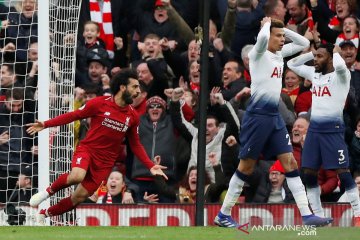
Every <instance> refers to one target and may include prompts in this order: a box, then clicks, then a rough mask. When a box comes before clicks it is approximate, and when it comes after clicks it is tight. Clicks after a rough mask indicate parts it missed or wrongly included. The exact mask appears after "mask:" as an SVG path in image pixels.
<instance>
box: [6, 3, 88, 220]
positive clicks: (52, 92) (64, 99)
mask: <svg viewBox="0 0 360 240" xmlns="http://www.w3.org/2000/svg"><path fill="white" fill-rule="evenodd" d="M0 4H1V8H2V9H1V10H2V12H1V14H0V15H1V16H0V17H1V20H2V23H3V25H2V30H1V46H0V47H1V48H2V51H1V58H2V59H1V74H0V78H1V80H2V81H1V84H2V85H1V94H2V95H1V102H0V106H1V107H2V108H1V109H2V111H3V112H1V115H0V117H1V119H0V135H1V134H2V135H1V136H0V158H1V159H0V170H1V173H0V181H1V186H0V187H1V189H0V191H1V192H0V195H1V196H5V197H3V198H4V200H2V201H1V203H0V207H3V208H4V209H5V211H1V213H0V217H1V218H0V225H7V224H14V225H15V224H19V225H21V224H27V225H31V224H32V223H31V221H30V217H31V216H32V215H34V214H35V213H36V212H37V210H36V209H31V208H29V207H26V201H28V199H29V198H28V197H26V198H25V199H21V196H22V191H23V190H22V188H26V191H28V192H26V193H27V194H28V195H27V196H29V195H30V196H31V195H32V194H33V193H34V192H36V191H37V189H38V188H39V190H44V189H45V187H47V186H48V185H49V184H50V183H52V182H53V181H54V180H55V179H56V178H57V177H58V176H59V175H61V174H63V173H65V172H68V171H69V170H70V166H71V158H72V154H73V150H74V127H73V125H72V124H69V125H66V126H61V127H54V128H50V129H48V130H46V131H42V132H41V133H40V134H39V136H38V137H37V136H36V137H35V138H33V137H31V136H29V135H27V133H26V132H25V130H26V126H25V125H26V124H27V123H30V122H34V121H35V119H40V120H46V119H48V118H53V117H56V116H58V115H60V114H62V113H66V112H69V111H72V110H73V104H74V102H73V98H74V88H75V84H74V82H75V80H74V79H75V76H74V75H75V56H76V55H75V54H76V35H77V28H78V19H79V13H80V5H81V0H67V1H63V0H8V1H0ZM4 26H5V27H4ZM38 49H39V50H38ZM35 52H38V54H37V55H38V57H37V56H35V55H34V53H35ZM33 55H34V56H33ZM11 67H12V69H11ZM5 70H8V71H5ZM12 73H13V74H14V75H11V74H12ZM9 74H10V76H12V77H13V79H15V81H14V82H13V83H11V84H8V85H7V86H3V82H4V81H3V79H4V78H10V77H9V76H8V75H9ZM19 91H20V92H21V93H22V94H21V93H19ZM18 95H20V97H19V96H18ZM21 96H23V101H22V102H20V101H17V100H18V99H17V98H21ZM20 100H21V99H20ZM17 104H18V105H19V104H20V105H21V107H22V109H21V110H18V106H17ZM15 120H16V121H15ZM3 142H5V143H4V144H2V143H3ZM25 171H27V172H26V177H29V179H30V180H32V182H31V184H30V185H26V186H25V185H24V186H20V187H19V186H18V185H16V181H17V180H18V174H19V173H20V174H23V173H25ZM19 180H20V177H19ZM14 183H15V184H14ZM27 183H28V181H27ZM19 188H20V189H19ZM72 191H73V189H72V188H67V189H65V190H62V191H60V192H58V193H56V194H55V195H54V196H52V197H51V198H50V199H49V201H46V202H45V203H43V204H41V205H40V206H39V208H44V207H48V206H50V205H54V204H56V203H57V202H58V201H59V200H60V199H62V198H64V197H66V196H69V195H70V194H71V192H72ZM14 195H18V197H17V198H15V197H14ZM11 198H12V199H11ZM20 200H21V201H20ZM10 204H11V205H14V206H15V211H14V212H13V213H12V212H11V211H12V210H11V209H10V208H9V209H7V208H8V206H9V205H10ZM20 208H21V209H22V210H24V211H25V213H24V214H23V215H22V214H21V211H22V210H20ZM19 212H20V213H19ZM4 213H5V214H4ZM24 216H25V220H24V221H22V220H23V218H24ZM9 218H13V219H14V221H13V222H11V221H10V220H9ZM48 223H49V224H51V225H74V224H76V217H75V212H74V211H72V212H69V213H67V214H64V215H62V216H57V217H52V218H50V222H48Z"/></svg>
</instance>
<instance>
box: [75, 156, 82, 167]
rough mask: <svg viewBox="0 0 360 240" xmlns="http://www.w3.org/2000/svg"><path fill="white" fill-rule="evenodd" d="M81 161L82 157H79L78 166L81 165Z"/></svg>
mask: <svg viewBox="0 0 360 240" xmlns="http://www.w3.org/2000/svg"><path fill="white" fill-rule="evenodd" d="M81 159H82V157H78V158H77V159H76V164H77V165H80V164H81Z"/></svg>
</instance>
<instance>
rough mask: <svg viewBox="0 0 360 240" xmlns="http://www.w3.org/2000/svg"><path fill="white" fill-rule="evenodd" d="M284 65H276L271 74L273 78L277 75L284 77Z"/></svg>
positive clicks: (277, 76)
mask: <svg viewBox="0 0 360 240" xmlns="http://www.w3.org/2000/svg"><path fill="white" fill-rule="evenodd" d="M282 70H283V69H282V67H274V70H273V72H272V74H271V78H273V77H276V78H282Z"/></svg>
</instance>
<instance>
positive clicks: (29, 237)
mask: <svg viewBox="0 0 360 240" xmlns="http://www.w3.org/2000/svg"><path fill="white" fill-rule="evenodd" d="M359 237H360V228H339V227H326V228H318V229H316V236H299V235H298V232H296V231H251V230H250V231H249V234H246V233H244V232H242V231H239V230H237V229H225V228H219V227H0V239H4V240H5V239H6V240H12V239H16V240H62V239H64V240H85V239H86V240H88V239H97V240H106V239H146V240H147V239H149V240H150V239H151V240H152V239H153V240H183V239H184V240H189V239H196V240H213V239H214V240H215V239H219V240H235V239H249V240H250V239H251V240H257V239H266V240H282V239H289V240H290V239H291V240H293V239H304V240H305V239H311V240H320V239H321V240H322V239H323V240H339V239H341V240H356V239H360V238H359Z"/></svg>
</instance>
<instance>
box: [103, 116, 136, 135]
mask: <svg viewBox="0 0 360 240" xmlns="http://www.w3.org/2000/svg"><path fill="white" fill-rule="evenodd" d="M129 122H130V117H127V118H126V120H125V123H121V122H118V121H116V120H113V119H110V118H105V119H104V121H102V123H101V125H102V126H105V127H108V128H111V129H114V130H116V131H119V132H126V131H127V129H128V128H129Z"/></svg>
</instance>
